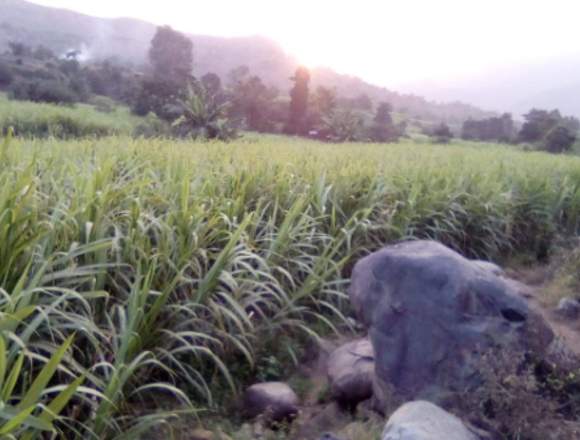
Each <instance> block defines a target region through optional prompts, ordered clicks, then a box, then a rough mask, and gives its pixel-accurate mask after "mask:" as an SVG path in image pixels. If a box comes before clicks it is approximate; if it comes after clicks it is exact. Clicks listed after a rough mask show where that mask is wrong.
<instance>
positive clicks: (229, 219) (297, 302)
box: [0, 136, 580, 439]
mask: <svg viewBox="0 0 580 440" xmlns="http://www.w3.org/2000/svg"><path fill="white" fill-rule="evenodd" d="M0 148H1V150H0V162H1V163H2V167H1V168H0V261H1V262H2V264H0V287H1V289H2V290H1V292H2V295H1V296H0V311H1V312H2V313H5V314H7V315H4V316H15V317H20V318H18V319H17V320H12V321H10V323H11V325H12V330H11V331H12V333H10V334H11V335H15V336H16V337H11V336H7V335H8V334H6V333H5V334H4V342H5V344H6V346H7V351H6V353H4V352H3V351H2V350H0V357H1V356H3V355H5V356H6V365H7V370H6V371H10V368H11V366H12V365H13V364H14V362H17V359H18V358H17V357H16V355H17V354H18V353H23V354H24V356H26V358H28V359H30V360H31V362H27V363H25V364H23V365H24V367H23V370H22V374H21V376H20V379H21V381H19V382H18V385H17V388H16V389H15V391H14V396H13V402H14V403H15V404H17V403H18V399H19V397H18V396H19V395H20V393H19V392H20V391H21V390H23V389H26V387H28V386H29V385H30V384H29V378H30V377H33V376H32V375H31V374H30V372H31V371H39V369H40V366H41V365H42V364H43V362H42V358H43V357H45V356H48V354H49V353H50V352H52V351H54V347H55V346H57V345H58V346H60V345H61V344H63V342H64V341H66V338H67V337H69V336H70V335H74V342H73V346H72V349H71V350H69V354H68V356H67V357H64V358H63V359H62V361H61V363H62V365H63V366H66V367H67V369H65V370H61V371H59V373H58V374H57V375H56V378H55V379H53V381H52V382H51V384H52V385H58V384H61V383H64V384H66V383H70V382H71V381H72V380H73V378H76V377H80V378H82V381H83V386H82V387H80V388H78V389H77V390H76V391H75V393H74V397H73V402H74V404H72V403H71V404H69V405H66V406H65V407H64V409H63V412H62V413H63V414H64V415H66V416H69V417H72V418H73V419H74V421H73V422H71V421H70V420H68V421H67V422H66V423H64V422H60V423H56V425H55V426H57V427H58V428H59V429H60V430H63V431H65V436H66V438H93V437H90V436H89V434H88V433H91V434H92V435H94V436H95V437H94V438H100V439H102V438H115V436H116V435H119V434H121V433H124V434H122V435H123V437H122V438H131V435H132V434H138V433H139V432H140V429H144V430H146V429H148V428H149V427H150V425H151V424H155V423H157V422H158V421H160V420H164V419H165V418H166V417H167V414H165V413H163V412H160V411H159V410H158V409H156V402H155V401H152V399H153V398H155V399H157V396H160V395H163V396H173V397H172V399H173V400H174V405H177V406H181V407H182V408H185V409H187V408H189V409H192V408H200V407H204V406H210V407H211V406H212V405H220V404H221V403H223V401H222V400H221V398H223V396H224V395H226V396H228V400H229V401H231V400H232V399H231V395H232V394H233V393H234V392H235V390H236V389H238V388H239V386H240V385H241V384H243V382H244V380H248V379H250V378H251V377H252V375H254V374H255V373H256V368H257V366H259V365H260V363H261V360H262V359H263V358H264V357H265V356H272V355H274V356H286V357H287V359H293V358H295V357H296V354H297V353H296V347H297V345H296V341H298V340H300V339H301V338H303V337H305V335H312V333H313V332H314V331H316V330H322V329H330V328H332V326H333V325H335V324H336V323H338V322H341V321H342V320H343V318H344V317H345V316H347V315H348V313H349V312H348V301H347V299H346V295H345V292H346V286H347V280H348V277H349V275H350V268H351V267H352V264H353V263H354V261H355V260H356V258H358V257H359V256H361V255H363V254H365V253H367V252H369V251H372V250H375V249H377V248H379V247H380V246H382V245H384V244H385V243H388V242H392V241H395V240H399V239H404V238H413V237H421V238H425V237H429V238H433V239H436V240H440V241H442V242H444V243H446V244H448V245H451V246H453V247H454V248H456V249H458V250H460V251H462V252H464V253H466V254H468V255H471V256H479V257H482V258H498V257H501V256H506V255H508V254H510V253H514V252H522V251H525V252H532V253H534V254H536V255H538V256H542V255H543V254H545V253H546V252H547V251H548V250H549V248H550V246H551V243H552V240H553V239H554V238H555V237H556V236H557V235H559V234H577V233H578V231H579V228H580V158H575V157H559V156H550V155H545V154H541V153H521V152H517V151H514V150H511V149H508V148H503V147H499V146H493V145H482V146H480V147H477V148H475V147H473V146H467V145H449V146H433V145H428V144H424V145H421V144H414V143H412V142H407V143H401V144H394V145H372V144H342V145H328V144H319V143H315V142H309V141H304V140H295V139H290V138H281V137H274V136H271V137H251V136H250V137H245V138H243V139H240V140H238V141H235V142H233V143H230V144H223V143H191V142H185V141H183V142H176V141H162V140H151V141H145V140H132V139H130V138H128V137H110V138H104V139H100V140H84V141H82V140H74V141H58V140H44V141H43V140H33V141H31V140H23V139H21V140H13V141H12V142H10V143H5V144H4V146H3V147H0ZM31 306H32V308H31ZM15 319H16V318H15ZM0 348H1V347H0ZM11 353H13V354H11ZM39 356H40V357H39ZM0 360H1V359H0ZM48 385H49V384H47V386H48ZM224 393H225V394H224ZM48 395H51V394H50V393H48ZM43 396H44V399H47V398H48V397H46V396H47V395H43ZM157 403H158V401H157ZM136 407H138V408H139V412H138V413H137V412H136V411H135V408H136ZM143 408H147V409H148V411H145V413H144V412H143ZM35 411H36V412H33V413H32V414H33V415H34V414H36V415H38V412H40V408H38V409H35ZM81 423H82V424H81ZM19 429H20V430H21V431H22V430H24V429H26V427H21V428H19ZM29 429H32V428H29ZM131 429H133V431H131ZM75 430H76V431H78V433H75Z"/></svg>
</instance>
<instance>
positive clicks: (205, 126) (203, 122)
mask: <svg viewBox="0 0 580 440" xmlns="http://www.w3.org/2000/svg"><path fill="white" fill-rule="evenodd" d="M228 108H229V103H223V102H220V101H218V100H217V99H216V97H215V96H213V95H212V94H211V93H210V92H209V91H208V90H207V89H206V88H205V87H204V86H203V84H201V83H198V82H194V83H193V84H191V85H190V86H189V88H188V91H187V95H186V97H185V99H180V100H178V101H177V105H176V110H177V111H178V112H179V113H180V114H181V116H180V117H179V118H177V119H176V120H175V121H174V122H173V124H172V126H173V129H174V131H175V132H176V133H177V134H178V135H179V136H183V137H188V136H191V137H194V138H202V139H219V140H229V139H232V138H235V137H236V129H235V127H233V125H232V124H231V122H230V121H229V119H228V117H227V110H228Z"/></svg>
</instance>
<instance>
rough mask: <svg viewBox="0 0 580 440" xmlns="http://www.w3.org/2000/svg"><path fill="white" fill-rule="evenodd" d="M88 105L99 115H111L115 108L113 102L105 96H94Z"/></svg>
mask: <svg viewBox="0 0 580 440" xmlns="http://www.w3.org/2000/svg"><path fill="white" fill-rule="evenodd" d="M90 104H91V105H92V106H93V107H95V110H97V111H98V112H101V113H112V112H114V111H115V107H116V104H115V101H113V100H112V99H111V98H107V97H106V96H95V97H94V98H92V99H91V101H90Z"/></svg>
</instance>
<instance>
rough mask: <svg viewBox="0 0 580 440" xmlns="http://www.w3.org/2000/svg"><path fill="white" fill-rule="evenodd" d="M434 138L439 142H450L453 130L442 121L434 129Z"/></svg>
mask: <svg viewBox="0 0 580 440" xmlns="http://www.w3.org/2000/svg"><path fill="white" fill-rule="evenodd" d="M433 138H434V139H435V142H436V143H438V144H448V143H449V142H450V141H451V139H453V132H452V131H451V129H450V128H449V126H448V125H447V124H445V123H443V122H442V123H441V124H439V125H438V126H437V127H435V129H434V130H433Z"/></svg>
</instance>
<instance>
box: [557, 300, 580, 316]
mask: <svg viewBox="0 0 580 440" xmlns="http://www.w3.org/2000/svg"><path fill="white" fill-rule="evenodd" d="M556 313H558V315H560V316H562V317H564V318H567V319H578V317H579V316H580V302H579V301H578V300H577V299H573V298H569V297H566V298H562V299H561V300H560V302H559V303H558V307H557V309H556Z"/></svg>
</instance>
